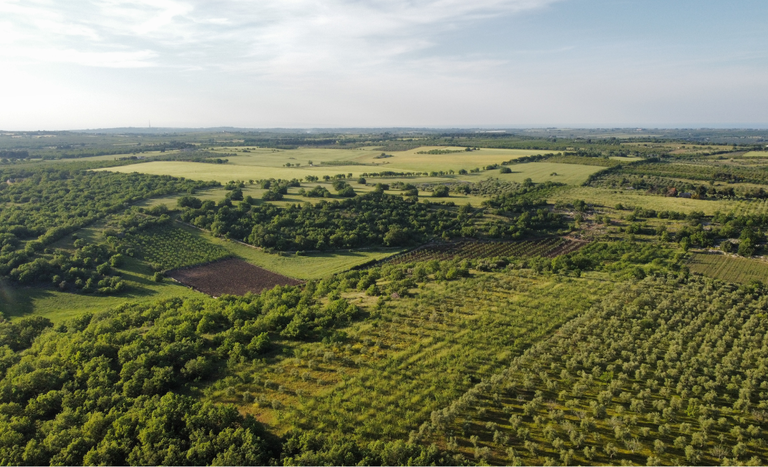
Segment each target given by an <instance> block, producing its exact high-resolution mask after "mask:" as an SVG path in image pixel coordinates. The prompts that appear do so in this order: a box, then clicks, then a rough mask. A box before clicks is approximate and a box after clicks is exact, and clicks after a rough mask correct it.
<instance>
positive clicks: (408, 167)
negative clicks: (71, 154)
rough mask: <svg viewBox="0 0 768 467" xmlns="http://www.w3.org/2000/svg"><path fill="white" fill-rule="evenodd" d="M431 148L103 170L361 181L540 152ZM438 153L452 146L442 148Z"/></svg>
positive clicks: (271, 152) (280, 154) (270, 153)
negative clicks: (336, 177)
mask: <svg viewBox="0 0 768 467" xmlns="http://www.w3.org/2000/svg"><path fill="white" fill-rule="evenodd" d="M430 149H436V148H434V147H422V148H417V149H414V150H411V151H398V152H392V153H391V154H392V156H393V157H390V158H386V159H375V158H374V157H375V156H377V155H379V154H381V151H374V150H369V149H314V148H312V149H309V148H304V149H293V150H276V149H251V150H249V151H250V152H248V153H245V152H242V150H243V148H217V149H216V151H215V152H220V153H222V154H227V153H229V152H232V151H238V152H237V153H238V156H235V157H230V158H229V163H227V164H206V163H200V162H182V161H155V162H145V163H140V164H132V165H129V166H122V167H113V168H110V169H100V170H112V171H115V172H123V173H131V172H140V173H147V174H154V175H173V176H175V177H184V178H189V179H194V180H216V181H219V182H222V183H226V182H228V181H230V180H251V179H253V180H258V179H264V178H282V179H292V178H298V179H303V178H304V177H306V176H307V175H314V176H317V177H321V178H322V176H323V175H330V176H333V175H335V174H349V173H351V174H352V175H353V176H354V177H358V176H360V174H362V173H373V172H381V171H384V170H390V171H395V172H432V171H436V172H437V171H441V170H442V171H445V172H447V171H449V170H454V171H458V170H460V169H466V170H470V169H474V168H481V167H484V166H486V165H490V164H498V163H501V162H503V161H507V160H510V159H515V158H518V157H523V156H527V155H531V154H540V153H541V152H542V151H528V150H513V149H480V150H477V151H471V152H462V153H452V154H417V153H418V152H420V151H429V150H430ZM440 149H451V148H445V147H443V148H440ZM454 149H456V148H454ZM222 157H224V156H222ZM331 161H334V162H336V161H349V162H350V165H333V166H329V165H322V162H331ZM310 162H312V166H310ZM286 163H290V164H294V165H295V164H299V167H285V164H286ZM360 164H363V165H360ZM563 172H565V171H563ZM547 175H549V174H547Z"/></svg>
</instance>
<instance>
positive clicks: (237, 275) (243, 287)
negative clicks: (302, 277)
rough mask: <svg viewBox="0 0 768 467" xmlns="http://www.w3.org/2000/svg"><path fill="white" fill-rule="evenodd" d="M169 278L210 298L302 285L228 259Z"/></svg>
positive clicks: (185, 270) (237, 260)
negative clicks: (278, 286)
mask: <svg viewBox="0 0 768 467" xmlns="http://www.w3.org/2000/svg"><path fill="white" fill-rule="evenodd" d="M168 276H170V277H172V278H173V279H175V280H177V281H179V282H180V283H182V284H184V285H186V286H189V287H192V288H193V289H195V290H199V291H201V292H203V293H206V294H208V295H211V296H213V297H219V296H221V295H224V294H227V295H245V294H246V293H248V292H251V293H260V292H262V291H263V290H267V289H271V288H273V287H275V286H276V285H298V284H301V281H297V280H296V279H291V278H290V277H285V276H281V275H280V274H275V273H274V272H271V271H267V270H266V269H262V268H260V267H258V266H254V265H252V264H250V263H246V262H245V261H243V260H240V259H227V260H223V261H217V262H215V263H210V264H206V265H203V266H197V267H192V268H186V269H177V270H175V271H171V272H169V273H168Z"/></svg>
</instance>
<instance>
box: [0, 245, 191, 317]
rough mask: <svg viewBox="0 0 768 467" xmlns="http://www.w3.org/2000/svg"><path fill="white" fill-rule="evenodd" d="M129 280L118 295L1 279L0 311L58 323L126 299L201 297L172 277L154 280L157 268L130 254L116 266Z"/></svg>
mask: <svg viewBox="0 0 768 467" xmlns="http://www.w3.org/2000/svg"><path fill="white" fill-rule="evenodd" d="M115 269H116V272H117V273H118V274H120V276H121V277H122V278H123V279H124V280H125V281H126V283H127V284H128V287H129V289H128V291H126V292H124V293H121V294H119V295H110V296H103V295H97V294H89V295H86V294H75V293H68V292H60V291H58V290H56V289H55V288H53V287H43V286H28V287H9V286H8V285H7V284H6V283H4V282H0V297H2V300H0V313H2V314H3V316H5V317H6V318H9V319H11V320H13V319H18V318H22V317H25V316H44V317H46V318H48V319H50V320H51V321H53V322H54V323H59V322H62V321H64V320H67V319H69V318H74V317H75V316H80V315H82V314H84V313H96V312H99V311H103V310H106V309H109V308H113V307H116V306H119V305H122V304H124V303H126V302H136V303H145V302H154V301H156V300H160V299H164V298H171V297H202V296H204V295H203V294H201V293H199V292H195V291H194V290H192V289H189V288H187V287H185V286H183V285H180V284H177V283H176V282H173V281H170V280H167V279H166V280H164V281H163V282H160V283H158V282H154V281H153V280H152V274H153V273H154V271H152V269H151V268H150V267H149V266H148V265H147V264H145V263H143V262H140V261H138V260H136V259H134V258H127V259H126V262H125V265H124V266H123V267H121V268H115Z"/></svg>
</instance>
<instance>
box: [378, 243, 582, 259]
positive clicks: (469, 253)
mask: <svg viewBox="0 0 768 467" xmlns="http://www.w3.org/2000/svg"><path fill="white" fill-rule="evenodd" d="M583 245H584V243H583V242H577V241H574V240H570V239H566V238H559V237H551V238H545V239H540V240H525V241H515V242H481V241H461V242H456V243H448V244H442V245H427V246H423V247H420V248H417V249H415V250H411V251H408V252H405V253H402V254H399V255H396V256H394V257H392V258H391V259H389V260H388V261H387V262H388V263H390V264H401V263H413V262H420V261H430V260H433V259H434V260H439V261H442V260H449V259H484V258H531V257H535V256H544V257H548V258H552V257H555V256H559V255H562V254H566V253H570V252H572V251H576V250H578V249H579V248H581V247H582V246H583Z"/></svg>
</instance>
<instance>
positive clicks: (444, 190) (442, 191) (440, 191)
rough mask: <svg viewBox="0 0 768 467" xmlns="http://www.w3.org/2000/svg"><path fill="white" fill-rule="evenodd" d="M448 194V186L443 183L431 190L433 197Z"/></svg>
mask: <svg viewBox="0 0 768 467" xmlns="http://www.w3.org/2000/svg"><path fill="white" fill-rule="evenodd" d="M448 196H449V194H448V187H447V186H445V185H440V186H436V187H435V189H434V191H432V197H433V198H446V197H448Z"/></svg>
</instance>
